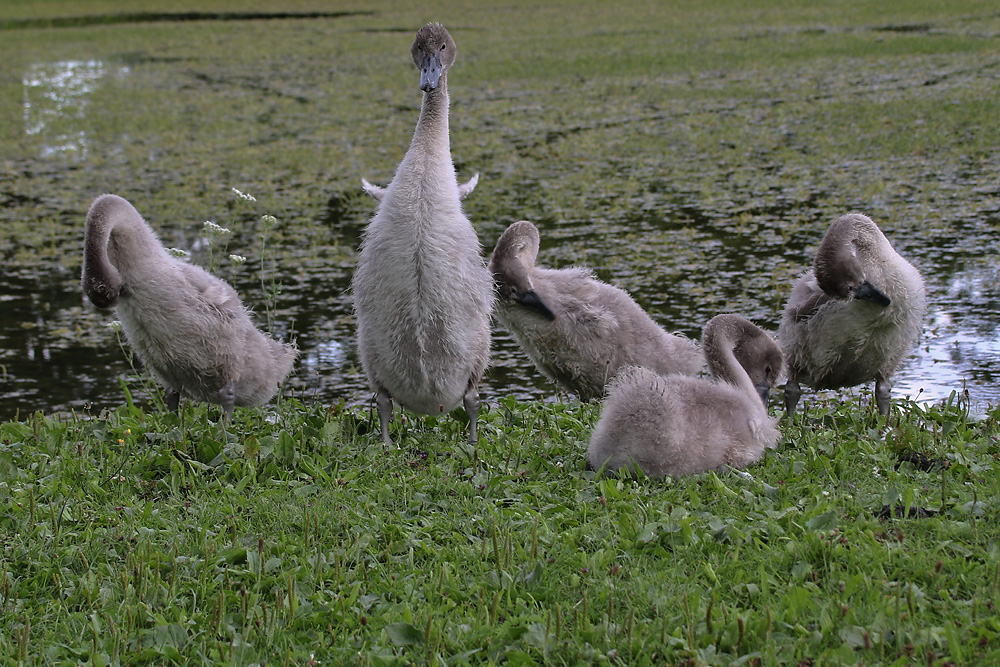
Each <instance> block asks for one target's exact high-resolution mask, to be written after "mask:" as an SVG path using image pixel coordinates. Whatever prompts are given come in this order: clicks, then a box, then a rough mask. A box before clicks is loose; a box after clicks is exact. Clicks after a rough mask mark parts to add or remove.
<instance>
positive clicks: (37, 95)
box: [22, 60, 128, 157]
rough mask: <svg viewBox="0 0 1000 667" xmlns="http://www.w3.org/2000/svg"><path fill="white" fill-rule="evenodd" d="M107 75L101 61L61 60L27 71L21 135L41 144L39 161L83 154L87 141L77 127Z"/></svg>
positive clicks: (36, 65)
mask: <svg viewBox="0 0 1000 667" xmlns="http://www.w3.org/2000/svg"><path fill="white" fill-rule="evenodd" d="M127 71H128V68H124V67H123V68H120V70H119V72H120V73H126V72H127ZM106 74H107V67H106V66H105V64H104V63H103V62H102V61H100V60H63V61H60V62H54V63H37V64H35V65H32V66H31V67H29V68H28V71H27V72H26V73H25V74H24V77H23V79H22V82H23V84H24V131H25V134H27V135H29V136H39V137H41V138H42V139H43V140H44V144H43V146H42V149H41V155H42V157H49V156H53V155H59V154H65V153H73V152H76V153H79V154H80V155H84V154H85V153H86V151H87V137H86V133H85V132H84V130H83V129H81V128H80V125H81V124H82V121H83V119H84V114H85V112H86V108H87V104H88V101H89V96H90V94H91V93H92V92H93V91H94V89H95V88H96V87H97V84H98V82H99V81H100V80H101V79H103V78H104V77H105V76H106Z"/></svg>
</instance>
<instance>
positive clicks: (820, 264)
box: [813, 213, 891, 307]
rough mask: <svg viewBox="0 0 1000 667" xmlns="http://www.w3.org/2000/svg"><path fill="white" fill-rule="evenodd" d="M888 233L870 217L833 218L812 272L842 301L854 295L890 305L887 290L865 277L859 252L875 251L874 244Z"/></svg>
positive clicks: (872, 252) (824, 289) (821, 284)
mask: <svg viewBox="0 0 1000 667" xmlns="http://www.w3.org/2000/svg"><path fill="white" fill-rule="evenodd" d="M883 241H885V236H884V235H883V234H882V231H881V230H880V229H879V228H878V226H877V225H876V224H875V223H874V222H872V220H871V218H869V217H867V216H865V215H862V214H860V213H849V214H847V215H842V216H840V217H839V218H837V219H836V220H834V221H833V224H831V225H830V229H829V230H827V233H826V236H824V237H823V242H822V243H821V244H820V246H819V250H817V252H816V260H815V262H814V264H813V272H814V273H815V275H816V282H817V284H819V287H820V289H821V290H823V291H824V292H826V293H827V294H829V295H830V296H832V297H834V298H835V299H840V300H841V301H846V300H847V299H849V298H851V297H852V296H853V297H854V298H855V299H864V300H866V301H871V302H872V303H875V304H877V305H879V306H883V307H885V306H888V305H889V304H890V303H891V301H890V299H889V297H888V296H886V295H885V293H884V292H882V291H881V290H879V289H878V288H877V287H876V286H875V285H872V284H871V283H870V282H868V280H867V279H866V278H865V272H864V267H863V266H862V263H861V260H860V258H859V257H858V255H859V253H863V254H876V249H875V246H876V245H877V244H879V243H880V242H883Z"/></svg>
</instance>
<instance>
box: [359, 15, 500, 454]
mask: <svg viewBox="0 0 1000 667" xmlns="http://www.w3.org/2000/svg"><path fill="white" fill-rule="evenodd" d="M411 55H412V56H413V62H414V64H415V65H416V66H417V68H418V69H419V70H420V88H421V90H423V91H424V96H423V101H422V104H421V107H420V118H419V120H418V121H417V126H416V129H415V130H414V133H413V139H412V141H411V142H410V147H409V149H408V150H407V152H406V155H405V157H403V160H402V162H400V164H399V166H398V167H397V168H396V174H395V176H394V177H393V179H392V182H391V183H390V184H389V185H388V186H387V187H386V188H384V190H382V189H376V188H372V189H371V190H369V192H370V194H372V196H373V197H375V198H376V200H377V201H378V202H379V204H378V209H377V210H376V212H375V216H374V217H373V218H372V221H371V222H370V223H369V225H368V229H367V230H366V232H365V235H364V239H363V241H362V244H361V251H360V256H359V258H358V266H357V270H356V271H355V274H354V278H353V281H352V289H353V293H354V313H355V316H356V317H357V326H358V329H357V332H358V355H359V357H360V359H361V365H362V368H363V369H364V371H365V374H366V375H367V377H368V381H369V384H370V385H371V387H372V390H373V391H374V392H375V400H376V405H377V407H378V413H379V423H380V427H381V431H382V439H383V441H384V442H385V444H386V445H388V444H390V443H391V440H390V438H389V420H390V419H391V416H392V400H393V399H394V400H396V401H398V402H399V403H400V404H401V405H402V406H403V407H405V408H407V409H409V410H412V411H414V412H420V413H424V414H438V413H441V412H449V411H451V410H453V409H455V408H456V407H457V406H458V405H460V404H463V405H464V406H465V409H466V411H467V412H468V415H469V421H470V429H469V441H470V442H473V443H474V442H476V440H477V434H476V417H477V414H478V410H479V381H480V378H481V377H482V375H483V372H484V371H485V370H486V366H487V364H488V362H489V354H490V352H489V348H490V310H491V308H492V303H493V283H492V279H491V278H490V275H489V272H488V271H487V270H486V267H485V265H484V262H483V259H482V256H481V254H480V247H479V239H478V238H477V236H476V232H475V230H474V229H473V228H472V224H471V223H470V222H469V220H468V219H467V218H466V217H465V214H464V213H463V212H462V205H461V197H462V196H463V194H467V193H468V192H467V191H464V190H462V189H461V188H460V187H459V185H458V181H457V179H456V177H455V167H454V164H453V163H452V159H451V147H450V143H449V136H448V103H449V100H448V89H447V74H448V70H449V68H450V67H451V65H452V63H453V62H454V61H455V42H454V40H453V39H452V38H451V35H449V34H448V31H447V30H445V28H444V27H443V26H441V25H440V24H437V23H430V24H428V25H426V26H424V27H423V28H421V29H420V30H419V31H418V32H417V36H416V39H415V40H414V42H413V46H412V47H411ZM474 180H475V179H474ZM474 180H473V183H472V185H473V186H474V185H475V182H474ZM463 187H468V189H469V190H471V187H469V186H468V184H466V186H463Z"/></svg>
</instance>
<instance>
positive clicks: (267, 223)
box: [260, 215, 278, 229]
mask: <svg viewBox="0 0 1000 667" xmlns="http://www.w3.org/2000/svg"><path fill="white" fill-rule="evenodd" d="M260 221H261V222H263V223H264V227H265V228H266V229H270V228H271V227H274V226H275V225H276V224H278V219H277V218H276V217H274V216H273V215H262V216H260Z"/></svg>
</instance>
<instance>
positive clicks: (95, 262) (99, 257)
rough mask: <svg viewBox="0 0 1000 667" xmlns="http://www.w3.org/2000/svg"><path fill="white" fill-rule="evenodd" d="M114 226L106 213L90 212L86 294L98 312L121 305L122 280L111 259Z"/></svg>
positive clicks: (85, 258)
mask: <svg viewBox="0 0 1000 667" xmlns="http://www.w3.org/2000/svg"><path fill="white" fill-rule="evenodd" d="M113 227H114V223H113V221H112V220H110V219H109V218H108V216H107V212H106V211H99V212H95V211H91V214H90V215H89V216H87V231H86V235H85V237H84V242H83V243H84V245H83V278H82V283H83V291H84V294H86V295H87V298H89V299H90V300H91V301H92V302H93V303H94V305H95V306H97V307H98V308H114V307H115V306H116V305H117V304H118V294H119V292H120V291H121V286H122V277H121V274H120V273H119V272H118V269H116V268H115V266H114V265H113V264H112V263H111V261H110V260H109V259H108V240H109V239H110V237H111V230H112V228H113Z"/></svg>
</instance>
